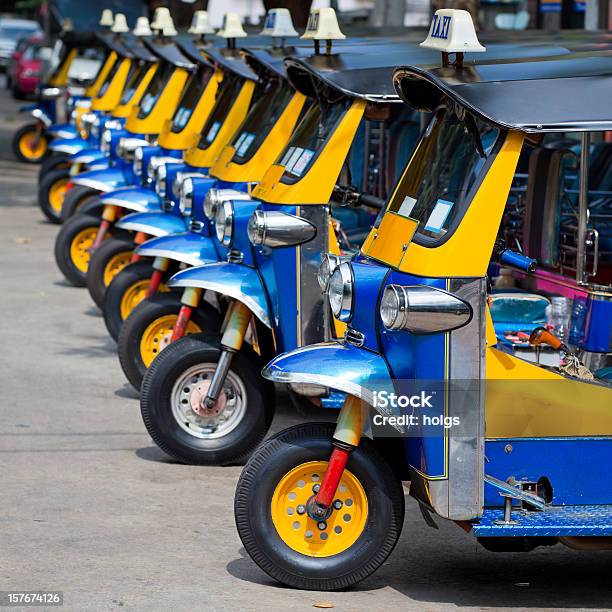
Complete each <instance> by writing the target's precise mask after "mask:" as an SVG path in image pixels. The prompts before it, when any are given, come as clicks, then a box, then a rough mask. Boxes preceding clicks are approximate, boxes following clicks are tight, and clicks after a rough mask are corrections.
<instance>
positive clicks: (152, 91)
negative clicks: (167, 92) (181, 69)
mask: <svg viewBox="0 0 612 612" xmlns="http://www.w3.org/2000/svg"><path fill="white" fill-rule="evenodd" d="M173 72H174V66H173V65H172V64H165V65H164V66H163V68H161V69H158V70H157V72H156V73H155V76H154V77H153V78H152V79H151V82H150V83H149V85H148V87H147V91H146V92H145V94H144V96H142V101H141V102H140V110H139V111H138V119H146V118H147V117H148V116H149V113H150V112H151V111H152V110H153V107H154V106H155V103H156V102H157V100H158V99H159V96H161V93H162V91H164V88H165V87H166V85H167V84H168V81H169V80H170V77H172V73H173Z"/></svg>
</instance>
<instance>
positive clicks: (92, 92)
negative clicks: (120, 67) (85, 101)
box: [85, 51, 118, 98]
mask: <svg viewBox="0 0 612 612" xmlns="http://www.w3.org/2000/svg"><path fill="white" fill-rule="evenodd" d="M117 59H118V56H117V54H116V53H115V52H114V51H113V52H112V53H111V54H110V55H109V56H108V57H107V58H106V61H105V62H104V65H103V66H102V68H101V69H100V72H98V76H97V77H96V80H95V81H94V82H93V83H92V84H91V85H90V86H89V87H88V88H87V89H86V90H85V95H86V96H88V97H89V98H95V97H96V96H97V95H98V92H99V91H100V87H102V83H104V81H105V80H106V77H107V76H108V73H109V72H110V71H111V69H112V67H113V66H114V65H115V62H116V61H117Z"/></svg>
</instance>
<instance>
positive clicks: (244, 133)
mask: <svg viewBox="0 0 612 612" xmlns="http://www.w3.org/2000/svg"><path fill="white" fill-rule="evenodd" d="M246 135H247V133H246V132H242V134H240V136H238V140H236V142H234V149H236V151H238V150H239V149H240V145H241V144H242V141H243V140H244V138H245V136H246Z"/></svg>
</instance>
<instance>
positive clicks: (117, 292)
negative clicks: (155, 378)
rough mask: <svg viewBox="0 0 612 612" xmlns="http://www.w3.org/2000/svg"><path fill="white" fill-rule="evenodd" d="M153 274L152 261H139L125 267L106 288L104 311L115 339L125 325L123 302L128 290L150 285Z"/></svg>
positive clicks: (105, 321)
mask: <svg viewBox="0 0 612 612" xmlns="http://www.w3.org/2000/svg"><path fill="white" fill-rule="evenodd" d="M152 274H153V265H152V262H151V261H137V262H135V263H131V264H129V265H128V266H126V267H125V268H123V270H121V272H119V274H117V276H115V278H113V280H112V281H111V284H110V285H109V286H108V287H107V288H106V293H105V294H104V304H103V305H102V312H103V313H104V323H105V324H106V329H107V330H108V333H109V334H110V335H111V337H112V338H113V339H114V340H117V338H119V332H120V331H121V326H122V325H123V313H122V302H123V299H124V296H125V295H126V292H128V291H130V290H131V289H132V288H133V287H136V286H140V285H142V286H148V281H150V280H151V276H152ZM126 318H127V317H126Z"/></svg>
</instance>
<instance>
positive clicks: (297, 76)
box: [120, 9, 434, 465]
mask: <svg viewBox="0 0 612 612" xmlns="http://www.w3.org/2000/svg"><path fill="white" fill-rule="evenodd" d="M320 10H323V9H320ZM319 23H320V22H319ZM323 25H325V23H324V20H323ZM336 28H337V25H336ZM338 35H340V34H339V33H338ZM307 36H316V37H317V42H318V41H319V40H320V39H321V38H322V39H323V40H329V39H330V38H332V36H331V35H330V34H329V33H328V32H326V33H325V35H324V36H321V34H320V28H319V27H318V26H317V24H316V22H314V24H313V23H311V26H310V28H309V29H308V30H307ZM411 51H412V52H413V53H414V55H415V56H417V57H419V58H420V59H422V60H423V61H427V60H429V61H433V58H434V55H433V54H432V53H431V52H429V51H425V50H424V51H421V50H419V49H418V48H416V49H414V48H412V47H411V46H409V45H406V44H404V45H402V44H396V45H392V44H386V45H385V44H384V43H380V46H378V47H377V46H376V45H366V46H363V47H362V48H361V50H358V49H357V48H356V47H350V48H347V50H346V51H345V50H344V47H342V48H341V50H340V51H339V52H337V51H336V52H332V51H331V50H329V49H328V52H327V53H324V54H320V53H316V54H314V55H312V56H311V57H309V58H303V59H298V58H289V59H287V60H286V69H287V73H288V76H289V79H290V81H291V82H292V83H293V85H294V87H295V88H296V89H297V90H298V91H300V92H301V93H302V94H304V95H306V96H308V97H309V98H311V99H313V100H316V104H311V105H310V106H309V107H308V109H307V110H306V112H305V114H304V116H303V118H302V120H301V122H300V123H299V124H298V126H297V128H296V129H295V131H294V132H293V135H292V137H291V139H290V140H289V142H288V143H287V145H286V147H285V148H284V149H283V151H282V152H281V154H280V155H279V156H278V158H277V160H276V161H275V163H274V164H273V165H272V166H271V168H270V169H269V170H268V171H267V172H266V174H265V176H264V178H263V180H262V181H261V182H260V183H259V184H258V185H257V186H256V187H255V188H254V189H253V190H252V192H251V196H252V200H251V201H244V200H242V201H238V202H233V201H232V200H231V199H230V200H225V201H222V202H220V203H219V204H218V206H217V209H216V211H214V210H211V209H210V208H209V207H208V206H207V212H208V216H209V219H211V218H213V219H214V227H215V234H216V238H217V240H218V241H219V243H220V245H219V248H224V249H225V251H226V261H222V262H220V263H211V264H206V265H203V266H198V267H193V268H189V269H187V270H184V271H181V272H179V273H178V274H176V275H175V276H173V277H172V278H171V279H170V280H169V282H168V283H167V286H168V287H169V288H180V289H183V290H184V293H183V296H182V298H181V301H182V304H183V307H182V308H181V311H180V312H179V313H178V317H177V319H176V322H175V324H174V325H173V329H167V330H166V331H165V334H164V335H165V336H166V338H164V336H161V334H160V337H159V339H158V342H159V344H158V346H159V347H160V348H161V347H162V346H163V344H164V341H165V342H168V341H170V342H172V343H171V344H170V346H168V347H167V348H165V349H164V350H162V351H161V352H160V353H159V355H157V356H156V357H155V359H154V360H153V362H152V364H151V366H150V368H149V369H148V371H147V372H146V374H145V377H144V380H143V383H142V388H141V410H142V414H143V420H144V422H145V424H146V426H147V429H148V431H149V433H150V434H151V436H152V437H153V439H154V441H155V442H156V443H157V444H158V446H159V447H160V448H162V449H163V450H164V451H165V452H167V453H168V454H170V455H171V456H172V457H174V458H175V459H178V460H179V461H182V462H187V463H196V464H220V465H223V464H227V463H232V462H235V461H239V460H240V459H241V458H244V457H245V456H248V455H249V454H250V453H251V452H252V451H253V449H254V448H255V447H256V446H257V444H258V443H259V442H260V441H261V439H262V438H263V436H264V435H265V434H266V432H267V430H268V427H269V425H270V422H271V419H272V416H273V414H274V409H275V398H274V388H273V386H272V385H270V384H267V383H265V382H263V381H262V380H261V378H260V374H259V373H260V370H261V367H262V365H263V364H264V363H265V362H266V360H267V359H268V358H269V356H270V355H274V354H278V353H279V352H282V351H284V350H286V349H288V348H289V347H298V346H302V345H304V344H309V343H312V342H313V341H318V340H323V339H326V338H329V337H334V336H338V335H341V333H342V331H343V329H342V327H338V326H336V325H333V324H332V322H331V321H330V319H329V317H327V315H326V312H325V310H324V309H323V299H322V296H321V294H320V292H319V291H318V290H317V289H316V287H317V284H316V283H317V280H316V278H317V274H316V272H317V266H318V263H319V261H320V257H321V253H323V252H326V251H328V250H330V249H332V250H333V251H334V252H336V253H338V254H339V253H340V248H341V247H342V248H343V249H345V250H346V249H351V248H355V247H356V246H358V245H359V244H360V242H361V240H362V239H363V238H364V237H365V235H367V233H368V231H369V228H370V226H371V224H372V223H373V221H374V218H375V216H376V212H377V208H379V207H380V206H381V205H382V203H383V202H384V200H383V199H382V198H383V197H384V196H385V195H386V193H387V191H386V190H387V188H388V186H389V185H392V184H393V183H394V181H395V178H396V175H395V169H396V168H397V169H398V170H400V169H401V168H403V166H404V164H405V161H406V156H407V155H408V154H409V153H410V151H411V144H414V143H416V140H417V137H418V134H419V132H420V117H419V115H418V114H417V113H415V112H414V111H412V109H408V107H407V106H406V105H403V104H401V103H400V101H399V98H398V96H397V94H396V93H395V91H394V90H393V87H392V80H391V76H392V70H393V67H394V66H395V65H397V63H398V61H399V58H400V57H406V55H407V54H408V55H410V53H411ZM364 192H365V193H364ZM205 291H206V292H207V295H206V298H207V300H206V301H202V297H203V294H204V292H205ZM208 300H210V302H209V301H208ZM213 301H214V302H215V303H216V304H218V308H219V312H220V314H221V315H222V316H223V317H224V322H223V325H222V327H221V331H220V333H218V335H217V337H216V338H215V336H214V335H212V334H210V333H209V335H208V336H205V337H202V336H200V337H196V336H195V335H192V336H190V337H187V338H182V339H179V340H178V341H176V342H173V341H175V340H177V338H180V336H181V334H182V333H183V331H184V329H185V326H186V324H187V322H188V321H190V319H191V316H192V315H193V313H194V312H197V311H198V309H199V308H201V307H202V304H205V305H206V306H205V307H206V308H208V307H210V303H212V302H213ZM135 313H136V311H135V312H134V314H135ZM127 325H128V322H127V321H126V323H125V326H124V329H122V335H123V332H124V331H125V329H126V328H127ZM206 331H208V332H210V331H213V330H206ZM144 337H146V336H143V338H144ZM121 339H122V338H121V336H120V343H121ZM153 348H155V346H153ZM158 352H159V349H158ZM189 381H191V382H189ZM289 393H290V395H291V396H292V398H293V399H294V400H295V402H296V403H297V404H298V405H301V404H303V403H306V405H309V403H310V392H309V390H308V389H307V387H294V388H292V389H289ZM317 401H318V402H319V403H320V404H323V405H325V406H327V407H330V408H334V407H337V406H338V396H337V394H330V395H329V396H327V397H325V398H322V399H321V398H317Z"/></svg>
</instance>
